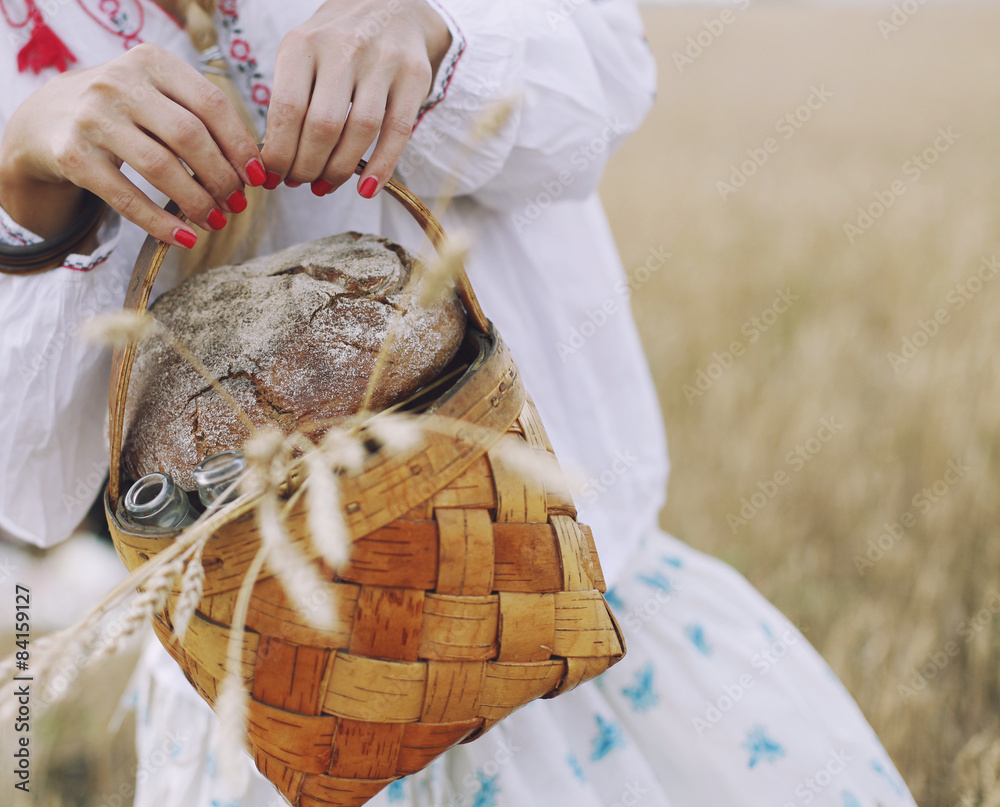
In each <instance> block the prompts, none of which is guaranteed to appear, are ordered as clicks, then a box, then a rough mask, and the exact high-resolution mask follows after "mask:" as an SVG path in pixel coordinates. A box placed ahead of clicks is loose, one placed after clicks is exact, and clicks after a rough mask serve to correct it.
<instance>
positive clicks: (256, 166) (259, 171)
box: [247, 159, 267, 188]
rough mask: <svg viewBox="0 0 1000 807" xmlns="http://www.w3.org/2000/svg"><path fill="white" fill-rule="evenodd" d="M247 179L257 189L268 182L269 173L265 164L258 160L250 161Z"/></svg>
mask: <svg viewBox="0 0 1000 807" xmlns="http://www.w3.org/2000/svg"><path fill="white" fill-rule="evenodd" d="M247 178H248V179H249V180H250V184H251V185H253V186H254V187H255V188H256V187H259V186H260V185H263V184H264V183H265V182H266V181H267V172H266V171H265V170H264V163H262V162H261V161H260V160H258V159H253V160H250V162H248V163H247Z"/></svg>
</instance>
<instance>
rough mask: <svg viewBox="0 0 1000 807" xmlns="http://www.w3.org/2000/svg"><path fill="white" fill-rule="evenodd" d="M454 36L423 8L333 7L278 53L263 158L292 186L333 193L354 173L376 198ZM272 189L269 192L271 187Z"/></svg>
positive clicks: (420, 0) (386, 2)
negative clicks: (359, 169)
mask: <svg viewBox="0 0 1000 807" xmlns="http://www.w3.org/2000/svg"><path fill="white" fill-rule="evenodd" d="M450 46H451V34H450V33H449V31H448V27H447V25H445V23H444V21H443V20H442V19H441V17H440V15H439V14H438V13H437V12H436V11H435V10H434V9H432V8H431V7H430V6H429V5H428V4H427V3H426V2H424V0H329V2H326V3H324V4H323V5H322V6H321V7H320V9H319V10H318V11H317V12H316V13H315V14H314V15H313V17H312V18H311V19H310V20H309V21H308V22H306V23H305V24H304V25H301V26H299V27H298V28H296V29H294V30H293V31H291V32H290V33H289V34H288V35H287V36H286V37H285V38H284V40H283V41H282V43H281V46H280V47H279V49H278V57H277V61H276V63H275V71H274V89H273V91H272V93H271V103H270V107H269V109H268V117H267V134H266V137H265V140H264V150H263V153H262V156H263V158H264V162H265V163H266V164H267V166H268V168H269V170H270V171H271V172H274V174H276V175H277V176H273V177H269V178H270V179H272V181H278V179H279V178H280V179H285V180H286V181H287V182H289V184H295V183H299V184H301V183H304V182H311V183H312V191H313V193H315V194H316V195H317V196H322V195H324V194H326V193H330V192H331V191H332V190H334V189H335V188H337V187H339V186H340V185H342V184H343V183H344V182H345V181H347V179H348V178H349V177H350V176H351V175H352V174H353V173H354V168H355V166H356V165H357V164H358V161H359V160H360V159H361V158H362V157H363V156H364V154H365V152H366V151H367V150H368V147H369V146H371V144H372V143H373V142H374V141H375V139H376V137H377V138H378V143H377V145H376V146H375V150H374V152H373V153H372V156H371V159H370V160H369V161H368V167H367V168H366V169H365V172H364V174H363V175H362V176H361V178H360V180H359V182H358V191H359V192H360V193H361V195H362V196H365V197H368V198H371V197H372V196H374V195H375V194H376V193H377V192H378V191H379V190H380V189H381V188H382V186H383V185H384V184H385V183H386V182H387V181H388V180H389V177H390V176H391V175H392V172H393V171H394V170H395V168H396V163H397V162H398V161H399V158H400V156H401V155H402V153H403V149H404V148H405V147H406V143H407V141H408V140H409V139H410V133H411V132H412V130H413V124H414V123H415V122H416V119H417V113H418V112H419V110H420V105H421V104H422V103H423V101H424V99H425V98H426V97H427V93H428V92H429V91H430V88H431V82H432V81H433V78H434V74H435V72H436V71H437V68H438V66H439V65H440V63H441V60H442V59H443V58H444V56H445V54H446V53H447V52H448V48H449V47H450ZM269 184H270V183H269Z"/></svg>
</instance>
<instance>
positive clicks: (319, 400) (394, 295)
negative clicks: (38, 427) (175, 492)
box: [122, 233, 465, 490]
mask: <svg viewBox="0 0 1000 807" xmlns="http://www.w3.org/2000/svg"><path fill="white" fill-rule="evenodd" d="M419 269H420V264H419V262H418V261H417V260H416V259H415V258H414V257H413V256H411V255H410V254H409V253H408V252H407V251H406V250H404V249H403V248H402V247H401V246H399V245H398V244H394V243H392V242H391V241H387V240H386V239H384V238H378V237H376V236H371V235H359V234H358V233H344V234H342V235H337V236H331V237H329V238H322V239H320V240H318V241H312V242H309V243H307V244H301V245H298V246H295V247H290V248H289V249H285V250H282V251H281V252H277V253H274V254H272V255H268V256H265V257H262V258H257V259H254V260H252V261H248V262H247V263H243V264H239V265H237V266H223V267H219V268H217V269H211V270H208V271H206V272H202V273H200V274H197V275H194V276H193V277H191V278H189V279H188V280H186V281H185V282H184V283H182V284H181V285H180V286H178V287H177V288H175V289H173V290H172V291H169V292H167V293H166V294H164V295H163V296H162V297H160V299H159V300H157V302H156V304H155V305H154V306H153V309H152V312H153V315H154V316H155V317H156V319H157V320H159V321H160V322H162V323H163V324H164V325H165V326H166V327H167V328H169V329H170V331H171V332H172V333H173V334H174V335H175V336H177V337H178V338H179V339H180V340H181V341H183V342H184V344H186V345H187V346H188V347H189V348H190V349H191V351H192V352H193V353H194V354H195V355H196V356H197V357H198V358H199V359H201V360H202V361H203V362H204V363H205V365H206V366H207V367H208V370H209V372H211V373H212V374H213V375H214V376H215V377H216V378H217V379H218V380H219V381H220V383H221V384H222V386H223V387H225V388H226V389H227V390H228V391H229V393H230V394H231V395H232V396H233V398H235V399H236V401H237V402H238V403H239V405H240V406H241V407H242V408H243V411H244V412H246V414H247V415H248V417H249V418H250V420H251V421H252V422H253V423H254V425H255V426H257V427H263V426H274V427H277V428H279V429H280V430H281V431H283V432H284V433H286V434H289V433H291V432H292V431H293V430H296V429H297V430H299V431H300V432H302V433H304V434H305V435H307V436H308V437H310V438H311V439H314V440H315V439H318V438H319V437H320V436H322V434H323V433H325V431H326V430H327V429H328V428H329V426H330V425H331V423H332V422H336V421H340V420H343V419H344V418H347V417H349V416H351V415H353V414H355V413H356V412H358V410H359V409H360V407H361V404H362V402H363V400H364V395H365V390H366V388H367V386H368V379H369V376H370V375H371V373H372V370H373V368H374V366H375V361H376V357H377V356H378V353H379V351H380V350H381V349H382V346H383V344H384V343H385V341H386V337H387V335H388V333H389V330H390V328H391V329H392V332H393V339H392V341H391V346H390V347H389V349H388V362H387V365H386V368H385V370H384V371H383V372H382V374H381V379H380V381H379V383H378V386H377V388H376V391H375V394H374V396H373V399H372V401H371V404H370V408H371V409H372V410H374V411H378V410H380V409H384V408H385V407H387V406H390V405H392V404H393V403H395V402H397V401H399V400H402V399H404V398H406V397H407V396H408V395H410V394H411V393H413V392H414V391H415V390H417V389H418V388H419V387H421V386H422V385H424V384H426V383H427V382H429V381H431V380H433V379H434V378H435V377H436V376H437V375H439V374H440V373H441V371H442V370H443V369H444V367H445V366H446V365H447V364H448V362H449V361H451V359H452V358H453V356H454V355H455V353H456V351H457V350H458V347H459V345H460V344H461V341H462V338H463V335H464V333H465V310H464V309H463V307H462V304H461V302H460V301H459V300H458V297H457V296H456V295H455V294H454V293H449V294H445V295H441V296H439V297H438V299H437V300H435V301H434V302H432V303H431V304H429V305H421V304H420V303H419V302H418V298H419V296H420V291H421V284H422V277H423V273H422V272H421V271H419ZM127 401H128V402H127V407H126V412H125V428H126V432H125V435H126V436H125V442H124V447H123V450H122V461H123V464H124V469H125V472H126V474H127V475H128V476H129V477H131V478H133V479H137V478H139V477H141V476H144V475H145V474H147V473H151V472H153V471H164V472H166V473H169V474H170V475H171V476H172V477H173V478H174V481H175V483H176V484H178V485H180V486H181V487H183V488H185V489H188V490H193V489H194V488H195V482H194V478H193V477H192V473H191V472H192V470H193V469H194V467H195V466H196V465H197V464H198V463H199V462H200V461H201V460H202V459H204V458H205V457H207V456H209V455H211V454H214V453H216V452H219V451H223V450H225V449H230V448H240V447H242V445H243V444H244V442H245V441H246V440H247V438H248V437H249V431H248V430H247V428H246V426H245V424H244V423H243V422H242V421H241V420H240V419H239V417H238V416H237V415H236V414H235V413H234V412H233V410H232V408H231V407H230V405H229V404H228V403H227V402H226V401H225V399H224V398H223V397H222V396H221V395H219V394H218V393H217V392H216V391H215V390H214V389H212V387H211V386H210V385H209V384H208V383H207V381H206V380H205V379H204V378H203V377H202V376H201V375H199V374H198V373H197V372H196V371H195V370H194V369H193V368H192V367H191V366H190V365H189V364H188V363H187V362H186V361H184V359H182V358H181V356H180V355H179V354H178V353H177V351H176V350H174V348H172V347H171V346H170V345H168V344H167V343H166V342H165V341H164V340H163V339H160V338H156V337H153V338H151V339H149V340H147V341H146V342H145V343H143V344H142V345H140V347H139V349H138V351H137V354H136V360H135V366H134V368H133V371H132V381H131V385H130V388H129V390H128V396H127Z"/></svg>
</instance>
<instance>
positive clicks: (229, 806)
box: [212, 799, 240, 807]
mask: <svg viewBox="0 0 1000 807" xmlns="http://www.w3.org/2000/svg"><path fill="white" fill-rule="evenodd" d="M212 807H240V800H239V799H235V800H234V801H219V800H218V799H212Z"/></svg>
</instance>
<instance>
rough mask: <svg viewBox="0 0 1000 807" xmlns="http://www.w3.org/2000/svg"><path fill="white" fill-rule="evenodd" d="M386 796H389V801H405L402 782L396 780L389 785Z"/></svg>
mask: <svg viewBox="0 0 1000 807" xmlns="http://www.w3.org/2000/svg"><path fill="white" fill-rule="evenodd" d="M386 794H387V795H388V796H389V801H402V800H403V799H405V798H406V794H405V793H404V792H403V780H402V779H397V780H396V781H395V782H392V783H390V784H389V789H388V790H387V791H386Z"/></svg>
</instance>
